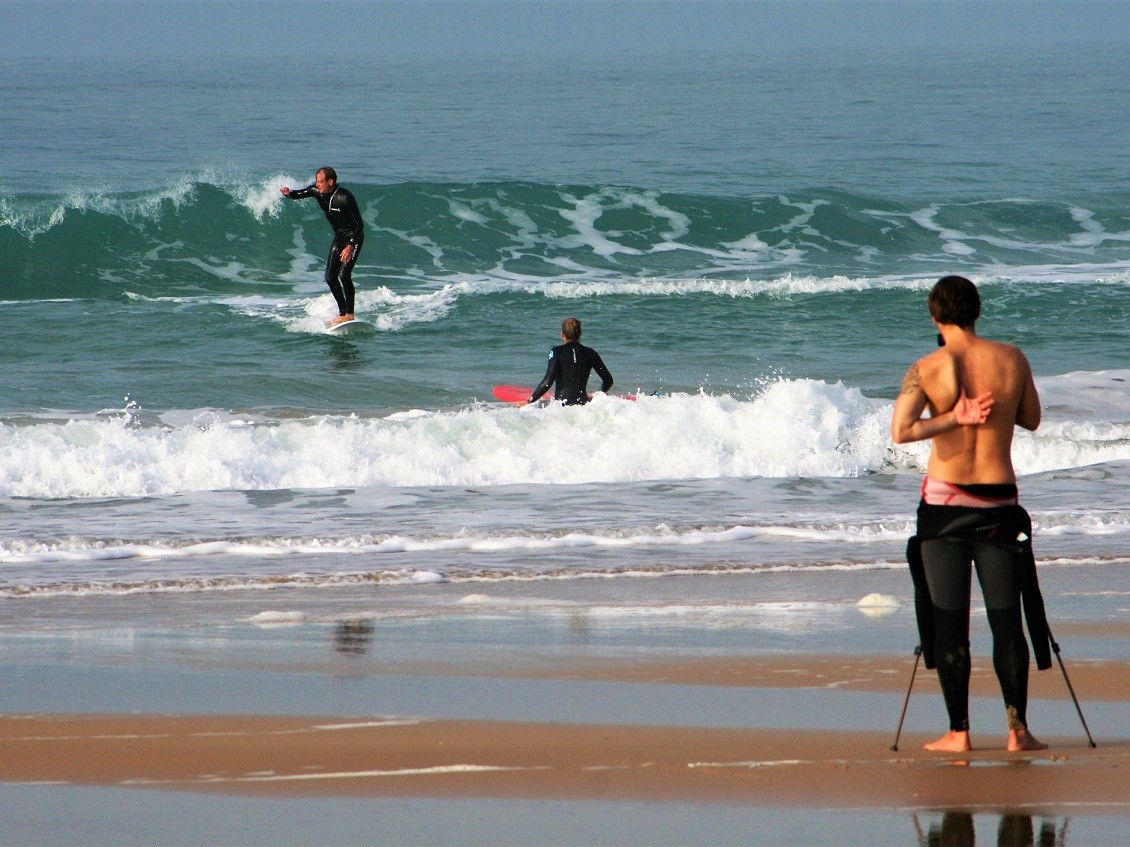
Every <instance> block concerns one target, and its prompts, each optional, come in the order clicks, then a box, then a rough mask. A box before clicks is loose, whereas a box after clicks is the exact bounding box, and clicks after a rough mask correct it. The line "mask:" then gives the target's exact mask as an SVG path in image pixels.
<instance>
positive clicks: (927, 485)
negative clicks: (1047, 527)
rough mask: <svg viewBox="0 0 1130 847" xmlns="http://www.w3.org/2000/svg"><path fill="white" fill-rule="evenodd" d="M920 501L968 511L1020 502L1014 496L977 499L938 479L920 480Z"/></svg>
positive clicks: (1013, 504) (973, 495)
mask: <svg viewBox="0 0 1130 847" xmlns="http://www.w3.org/2000/svg"><path fill="white" fill-rule="evenodd" d="M922 499H923V501H925V502H926V503H927V504H929V505H931V506H965V507H967V508H970V509H991V508H993V507H994V506H1015V505H1016V504H1017V503H1019V502H1020V498H1019V497H1017V496H1016V495H1012V496H1010V497H978V496H977V495H976V494H970V493H969V492H968V491H965V490H963V489H961V488H960V487H958V486H956V485H954V484H952V483H949V482H943V481H942V480H940V479H934V478H933V477H929V476H927V477H924V478H923V479H922Z"/></svg>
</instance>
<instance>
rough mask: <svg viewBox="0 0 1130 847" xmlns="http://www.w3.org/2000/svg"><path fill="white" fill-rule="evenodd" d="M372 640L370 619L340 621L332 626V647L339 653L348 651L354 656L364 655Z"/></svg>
mask: <svg viewBox="0 0 1130 847" xmlns="http://www.w3.org/2000/svg"><path fill="white" fill-rule="evenodd" d="M372 640H373V624H372V622H371V621H367V620H351V621H340V622H339V623H338V625H337V626H336V627H334V649H335V650H337V651H338V652H339V653H349V654H352V655H354V656H361V655H364V654H365V653H367V652H368V651H369V644H370V642H371V641H372Z"/></svg>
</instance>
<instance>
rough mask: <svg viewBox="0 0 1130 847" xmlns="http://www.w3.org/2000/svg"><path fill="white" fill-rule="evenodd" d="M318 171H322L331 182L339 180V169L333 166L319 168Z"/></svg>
mask: <svg viewBox="0 0 1130 847" xmlns="http://www.w3.org/2000/svg"><path fill="white" fill-rule="evenodd" d="M318 173H320V174H321V175H322V176H324V177H325V178H326V179H328V180H329V181H330V182H337V171H335V170H334V169H333V168H318Z"/></svg>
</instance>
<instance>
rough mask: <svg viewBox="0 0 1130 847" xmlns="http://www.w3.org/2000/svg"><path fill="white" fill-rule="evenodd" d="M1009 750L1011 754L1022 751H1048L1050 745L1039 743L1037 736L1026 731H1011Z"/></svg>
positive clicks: (1009, 732)
mask: <svg viewBox="0 0 1130 847" xmlns="http://www.w3.org/2000/svg"><path fill="white" fill-rule="evenodd" d="M1008 749H1009V752H1011V753H1016V752H1019V751H1021V750H1047V749H1048V745H1047V744H1045V743H1044V742H1042V741H1037V740H1036V736H1034V735H1033V734H1032V733H1030V732H1029V731H1028V730H1026V729H1010V730H1009V731H1008Z"/></svg>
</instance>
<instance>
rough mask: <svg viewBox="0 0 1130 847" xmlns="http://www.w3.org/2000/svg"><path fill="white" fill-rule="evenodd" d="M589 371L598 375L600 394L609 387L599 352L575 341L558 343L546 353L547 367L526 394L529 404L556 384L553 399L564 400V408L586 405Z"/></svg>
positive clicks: (609, 383) (609, 375) (608, 375)
mask: <svg viewBox="0 0 1130 847" xmlns="http://www.w3.org/2000/svg"><path fill="white" fill-rule="evenodd" d="M592 371H596V372H597V373H598V374H599V375H600V379H601V383H600V390H601V391H607V390H608V389H609V388H611V387H612V374H611V373H609V372H608V368H606V367H605V366H604V362H603V361H601V358H600V354H599V353H597V352H596V351H595V350H593V349H592V348H591V347H585V345H583V344H581V343H580V342H578V341H570V342H569V343H568V344H560V345H558V346H557V347H554V348H553V349H552V350H550V351H549V367H547V368H546V369H545V378H544V379H543V380H542V381H541V382H540V383H538V387H537V388H535V389H534V393H533V394H531V395H530V402H531V403H533V402H534V401H535V400H537V399H538V398H539V397H541V396H542V395H543V394H545V392H547V391H549V386H551V385H553V384H554V383H556V384H557V387H556V388H555V389H554V391H553V399H555V400H562V401H564V403H565V405H566V406H576V405H579V404H582V403H587V402H588V401H589V395H588V383H589V374H590V373H591V372H592Z"/></svg>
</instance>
